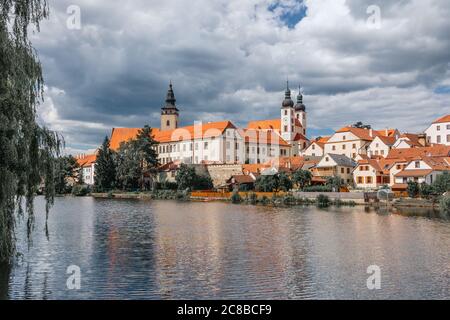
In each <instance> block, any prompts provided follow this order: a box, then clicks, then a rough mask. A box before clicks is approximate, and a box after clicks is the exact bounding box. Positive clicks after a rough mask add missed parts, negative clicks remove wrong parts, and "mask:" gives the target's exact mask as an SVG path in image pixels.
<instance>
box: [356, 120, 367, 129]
mask: <svg viewBox="0 0 450 320" xmlns="http://www.w3.org/2000/svg"><path fill="white" fill-rule="evenodd" d="M352 127H353V128H359V129H371V128H372V126H371V125H370V124H364V123H362V122H361V121H358V122H357V123H355V124H354V125H352Z"/></svg>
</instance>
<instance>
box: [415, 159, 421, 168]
mask: <svg viewBox="0 0 450 320" xmlns="http://www.w3.org/2000/svg"><path fill="white" fill-rule="evenodd" d="M414 166H415V167H416V169H417V168H420V161H416V162H415V163H414Z"/></svg>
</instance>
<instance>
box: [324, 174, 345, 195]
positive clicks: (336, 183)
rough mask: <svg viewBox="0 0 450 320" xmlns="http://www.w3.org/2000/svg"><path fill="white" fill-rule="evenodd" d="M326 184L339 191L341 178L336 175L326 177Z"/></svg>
mask: <svg viewBox="0 0 450 320" xmlns="http://www.w3.org/2000/svg"><path fill="white" fill-rule="evenodd" d="M327 186H329V187H331V188H332V190H333V191H334V192H339V190H340V189H341V187H342V179H341V178H340V177H338V176H333V177H328V178H327Z"/></svg>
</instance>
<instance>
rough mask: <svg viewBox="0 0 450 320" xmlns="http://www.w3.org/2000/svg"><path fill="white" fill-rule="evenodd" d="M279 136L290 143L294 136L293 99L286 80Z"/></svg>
mask: <svg viewBox="0 0 450 320" xmlns="http://www.w3.org/2000/svg"><path fill="white" fill-rule="evenodd" d="M281 136H282V138H283V139H284V140H286V141H287V142H288V143H291V142H292V141H293V140H294V138H295V112H294V101H292V99H291V90H290V89H289V81H288V82H287V86H286V91H285V96H284V101H283V103H282V105H281Z"/></svg>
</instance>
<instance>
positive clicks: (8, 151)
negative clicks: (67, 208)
mask: <svg viewBox="0 0 450 320" xmlns="http://www.w3.org/2000/svg"><path fill="white" fill-rule="evenodd" d="M47 16H48V6H47V3H46V1H45V0H28V1H24V0H0V262H2V261H3V262H9V261H11V258H12V257H13V254H14V252H15V225H16V219H17V217H18V216H24V215H26V221H27V224H26V225H27V231H28V236H29V238H30V236H31V231H32V230H33V227H34V210H33V209H34V208H33V198H34V195H35V194H36V193H37V191H38V189H39V188H40V186H41V184H42V185H43V191H44V194H45V198H46V200H47V206H46V209H47V215H48V211H49V208H50V206H51V205H52V204H53V199H54V194H55V177H54V163H55V158H56V157H58V156H59V152H60V150H61V148H62V144H63V143H62V138H61V137H60V136H58V135H57V134H56V133H55V132H52V131H50V130H48V129H46V128H43V127H41V126H39V125H38V124H37V122H36V109H37V107H38V106H39V103H40V102H41V101H42V98H43V90H44V86H43V76H42V69H41V64H40V62H39V59H38V57H37V55H36V53H35V51H34V49H33V47H32V45H31V43H30V41H29V39H28V28H29V27H30V26H32V25H34V26H35V27H36V28H37V31H39V22H40V21H41V20H42V19H44V18H46V17H47ZM23 198H24V199H25V201H24V207H22V206H21V205H19V204H20V203H22V199H23ZM16 213H18V214H17V215H16Z"/></svg>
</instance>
